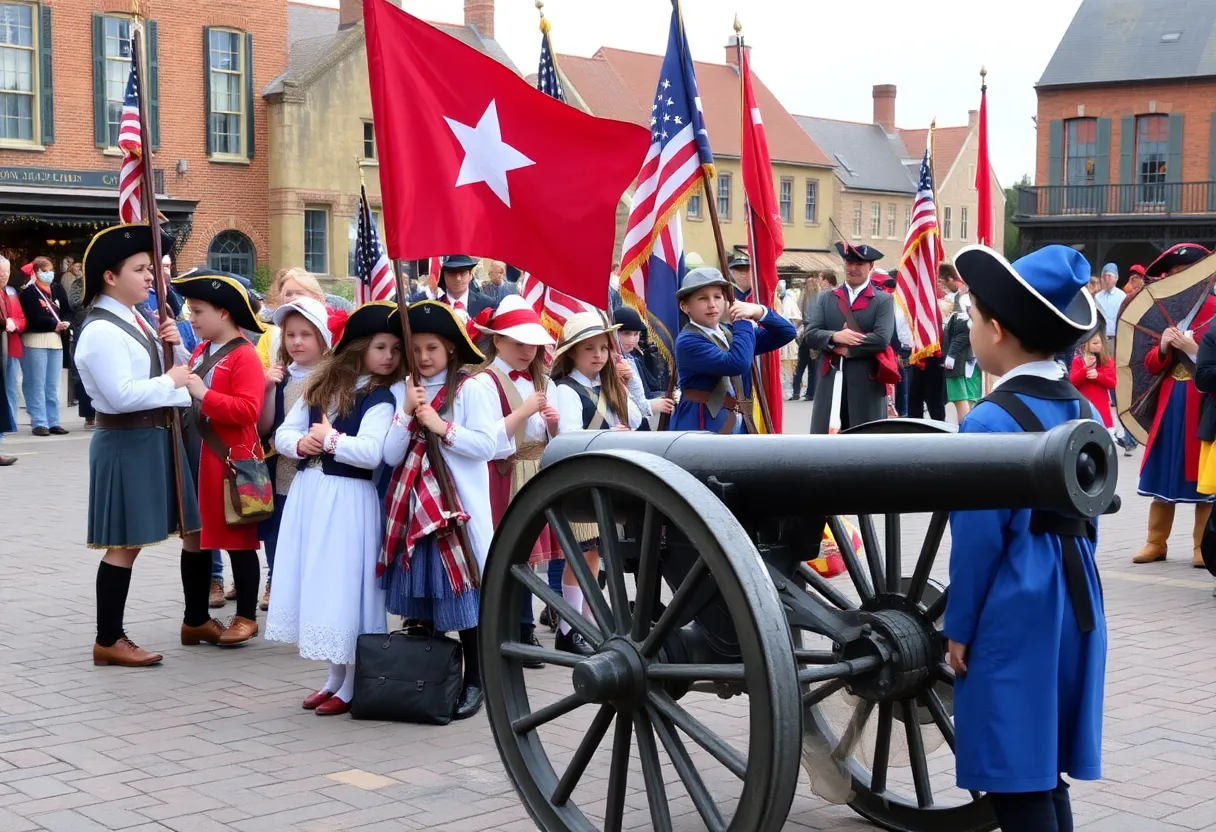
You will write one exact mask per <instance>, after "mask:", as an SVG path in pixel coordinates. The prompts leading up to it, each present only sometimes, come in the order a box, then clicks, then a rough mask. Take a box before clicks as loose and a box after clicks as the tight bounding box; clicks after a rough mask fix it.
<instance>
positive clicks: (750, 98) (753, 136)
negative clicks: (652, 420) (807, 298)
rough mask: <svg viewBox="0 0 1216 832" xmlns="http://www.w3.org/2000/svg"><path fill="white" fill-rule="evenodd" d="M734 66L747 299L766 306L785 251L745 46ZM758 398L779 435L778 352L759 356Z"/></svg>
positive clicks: (771, 299) (771, 298) (773, 293)
mask: <svg viewBox="0 0 1216 832" xmlns="http://www.w3.org/2000/svg"><path fill="white" fill-rule="evenodd" d="M739 52H740V57H739V66H740V68H741V72H740V74H741V75H742V80H743V160H742V164H743V192H744V193H745V194H746V195H747V204H748V213H749V216H748V224H747V225H748V251H749V252H750V254H751V261H752V280H753V281H754V283H755V286H754V289H753V293H752V297H753V298H754V299H756V300H757V301H758V302H759V303H761V304H763V305H765V306H769V307H772V306H773V304H774V302H775V301H776V297H777V258H778V257H780V256H781V252H783V251H785V235H784V233H783V232H782V230H781V212H780V211H779V210H778V208H777V192H776V190H775V189H774V187H773V163H772V159H771V158H770V157H769V154H768V138H767V137H766V136H765V134H764V121H763V120H762V119H761V118H760V107H759V105H758V104H757V103H756V92H755V90H754V89H752V73H751V62H750V59H749V58H748V55H747V50H746V49H743V48H740V49H739ZM760 366H761V367H762V369H763V377H764V397H765V400H766V401H767V402H768V412H769V415H770V416H772V420H773V424H771V425H766V429H767V432H768V433H781V422H782V419H781V409H782V405H783V401H782V396H781V354H780V353H779V352H770V353H768V354H767V355H763V356H761V357H760Z"/></svg>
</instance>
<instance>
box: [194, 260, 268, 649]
mask: <svg viewBox="0 0 1216 832" xmlns="http://www.w3.org/2000/svg"><path fill="white" fill-rule="evenodd" d="M173 288H175V289H177V291H178V292H179V293H180V294H181V295H182V297H184V298H186V299H188V300H189V303H190V324H191V326H193V327H194V331H195V332H196V333H197V334H198V337H199V339H200V343H199V345H198V347H197V348H195V350H194V355H193V356H192V357H191V359H190V370H191V375H190V377H189V378H188V379H187V381H186V387H187V389H189V391H190V395H191V397H192V398H193V399H194V400H195V409H196V414H195V415H196V419H197V420H198V423H199V427H200V431H199V432H200V433H202V434H203V438H204V441H203V446H202V454H201V457H200V461H199V472H198V507H199V515H200V517H201V519H202V525H203V529H202V533H201V534H200V546H201V548H202V549H203V550H209V549H227V550H228V556H229V558H230V559H231V561H232V576H233V580H234V582H235V584H236V617H235V618H233V619H232V623H231V624H230V625H229V626H228V627H227V629H223V628H222V625H220V624H219V622H214V623H213V624H210V625H207V624H206V622H209V621H213V619H211V614H210V612H209V609H210V607H209V602H210V594H211V559H210V558H209V557H206V556H201V557H199V558H198V559H197V560H198V563H196V564H191V568H190V575H189V576H186V575H185V574H183V576H182V582H183V584H185V583H186V582H187V581H188V582H189V584H190V587H189V589H188V590H187V592H186V595H187V602H186V605H187V615H188V616H189V617H191V618H192V619H194V621H187V622H186V624H187V625H189V626H192V627H194V626H206V627H208V630H207V632H206V633H203V634H200V635H199V640H200V641H207V642H209V643H212V644H219V645H222V646H231V645H236V644H242V643H244V642H246V641H249V639H251V638H253V637H254V636H256V635H257V634H258V624H257V603H258V584H259V583H260V582H261V564H260V563H259V562H258V553H257V549H258V527H257V524H256V523H250V524H245V525H240V526H230V525H228V523H227V521H226V520H225V517H224V499H225V490H224V489H225V484H224V477H225V464H224V459H221V457H220V456H219V455H218V454H217V453H216V451H214V450H212V447H211V446H212V444H213V442H212V441H210V440H209V439H208V434H209V433H210V434H213V435H214V436H215V437H217V438H218V440H219V441H218V444H221V445H223V446H224V448H223V450H224V451H225V453H226V455H227V454H230V455H231V458H232V459H249V458H251V457H259V458H260V456H261V453H262V444H261V440H260V439H259V438H258V429H257V421H258V415H259V414H260V413H261V412H262V402H263V399H264V397H265V390H266V376H265V372H264V371H263V369H262V360H261V359H260V358H258V353H257V350H256V349H255V348H254V346H253V344H251V343H249V341H247V340H246V339H245V336H244V335H242V334H241V330H242V329H245V330H250V331H252V332H261V331H262V330H263V326H262V324H261V322H260V321H258V318H257V316H256V315H255V314H254V312H253V307H252V306H251V305H250V302H249V295H248V294H247V293H246V292H245V288H244V287H243V286H241V284H240V283H239V282H237V280H236V279H235V278H233V277H232V276H230V275H227V274H223V273H222V272H211V271H205V270H196V271H193V272H188V273H187V274H185V275H183V276H182V277H179V278H178V279H177V280H174V281H173ZM184 571H185V567H184V566H183V572H184ZM196 573H197V574H196ZM195 622H197V623H195ZM194 643H198V642H194Z"/></svg>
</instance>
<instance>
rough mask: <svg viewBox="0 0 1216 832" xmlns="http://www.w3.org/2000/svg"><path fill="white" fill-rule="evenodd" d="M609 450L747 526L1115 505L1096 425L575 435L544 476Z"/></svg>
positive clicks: (1112, 467) (1110, 460)
mask: <svg viewBox="0 0 1216 832" xmlns="http://www.w3.org/2000/svg"><path fill="white" fill-rule="evenodd" d="M610 450H631V451H642V452H646V453H651V454H655V455H656V456H660V457H662V458H664V459H666V460H669V461H671V462H673V463H675V464H676V465H678V466H680V467H681V468H683V469H684V470H686V471H688V472H689V473H691V474H692V475H693V476H695V477H696V478H697V479H699V480H701V481H702V482H704V483H706V484H707V485H709V486H710V487H711V488H713V489H714V490H716V491H717V492H718V493H719V494H720V496H722V498H723V500H724V501H725V502H726V503H727V505H728V506H730V507H731V509H732V510H734V511H736V512H744V513H747V514H751V515H753V516H764V515H766V514H767V515H769V516H773V515H780V514H787V515H788V514H790V509H791V508H794V509H795V510H797V512H799V513H801V512H809V511H814V512H822V513H825V514H855V513H857V512H858V511H859V510H863V511H865V512H866V513H870V514H894V513H899V514H907V513H916V512H933V511H969V510H979V509H998V508H1010V509H1016V508H1029V509H1044V510H1049V511H1056V512H1060V513H1063V514H1070V515H1075V516H1080V517H1096V516H1097V515H1099V514H1102V513H1103V512H1105V511H1107V509H1108V508H1109V507H1111V505H1112V502H1113V501H1114V500H1115V486H1116V483H1117V473H1118V464H1117V459H1116V456H1115V445H1114V442H1113V441H1112V440H1111V437H1110V434H1109V433H1108V432H1107V431H1106V429H1105V428H1103V427H1102V426H1101V425H1099V424H1098V423H1096V422H1092V421H1076V422H1067V423H1065V424H1062V425H1059V426H1057V427H1055V428H1052V429H1051V430H1049V431H1047V432H1045V433H1000V434H985V433H957V434H956V433H928V434H859V435H839V436H792V435H781V436H719V435H717V434H711V433H700V432H657V433H648V432H633V431H599V432H588V431H578V432H573V433H568V434H562V435H561V436H559V437H556V438H555V439H553V440H552V441H550V443H549V447H548V449H547V450H546V451H545V455H544V458H543V460H542V466H549V465H553V464H554V463H556V462H559V461H561V460H563V459H566V458H568V457H571V456H574V455H576V454H583V453H595V452H598V451H610Z"/></svg>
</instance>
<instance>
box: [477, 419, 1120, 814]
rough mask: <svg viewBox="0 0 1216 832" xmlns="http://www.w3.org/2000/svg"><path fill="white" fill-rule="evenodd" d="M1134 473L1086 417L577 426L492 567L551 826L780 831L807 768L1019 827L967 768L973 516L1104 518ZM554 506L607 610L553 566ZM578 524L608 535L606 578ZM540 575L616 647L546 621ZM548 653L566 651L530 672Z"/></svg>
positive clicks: (509, 697)
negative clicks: (973, 786) (539, 631)
mask: <svg viewBox="0 0 1216 832" xmlns="http://www.w3.org/2000/svg"><path fill="white" fill-rule="evenodd" d="M1116 474H1117V464H1116V457H1115V450H1114V445H1113V443H1112V441H1111V438H1110V435H1109V434H1108V433H1107V432H1106V430H1105V429H1103V428H1102V426H1101V425H1098V424H1097V423H1095V422H1085V421H1078V422H1070V423H1067V424H1064V425H1060V426H1058V427H1056V428H1054V429H1052V430H1051V431H1048V432H1046V433H1040V434H999V435H985V434H957V433H955V431H954V429H953V428H952V427H949V426H946V425H941V424H935V423H927V422H920V421H907V420H887V421H885V422H879V423H872V424H870V425H862V426H860V427H859V428H856V429H854V430H852V431H848V432H846V433H844V434H842V435H840V436H735V437H728V436H717V435H711V434H704V433H631V432H616V431H606V432H599V433H573V434H568V435H563V436H560V437H558V438H556V439H554V440H553V441H552V442H551V443H550V445H549V447H548V449H547V451H546V453H545V456H544V458H543V461H542V468H541V471H540V473H539V474H538V475H537V476H536V477H535V478H534V479H533V480H532V481H531V482H530V483H528V485H527V486H525V487H524V488H523V489H522V490H521V491H520V492H519V494H518V495H517V496H516V498H515V499H514V501H513V502H512V503H511V506H510V508H509V510H508V511H507V512H506V514H505V515H504V517H503V518H502V521H501V523H500V524H499V527H498V529H497V531H496V534H495V537H494V541H493V544H492V546H491V550H490V555H489V558H488V560H487V564H486V569H485V572H484V574H483V576H482V609H481V627H480V636H479V639H480V641H479V644H480V651H481V662H482V676H483V683H484V687H485V693H486V708H487V715H488V718H489V721H490V726H491V730H492V732H493V735H494V739H495V742H496V744H497V747H498V750H499V753H500V756H501V758H502V761H503V765H504V767H505V769H506V772H507V774H508V776H509V777H510V779H511V781H512V783H513V784H514V786H515V789H516V792H517V793H518V795H519V798H520V799H521V801H522V802H523V804H524V806H525V807H526V809H527V811H528V813H529V815H530V816H531V817H532V819H533V820H534V821H535V823H536V824H537V826H538V827H539V828H540V829H541V830H543V831H544V832H574V830H578V831H579V832H585V831H586V830H605V831H606V832H615V831H616V830H620V829H654V830H660V832H665V830H677V829H678V830H685V829H709V830H714V831H715V832H716V831H717V830H723V831H724V830H730V832H776V830H780V829H782V828H783V827H784V825H785V823H786V819H787V817H788V816H789V814H790V811H791V807H792V805H793V800H794V799H795V796H796V793H797V791H798V788H799V784H800V782H801V780H802V776H803V772H805V776H806V779H807V781H808V782H809V785H810V788H811V789H812V790H813V791H814V792H815V793H816V794H818V795H819V796H820V797H821V798H825V799H827V800H828V801H830V802H834V803H839V804H847V805H848V806H849V807H851V808H852V809H853V810H854V811H855V812H857V813H858V814H860V815H862V816H863V817H865V818H867V819H868V820H869V821H871V822H872V823H874V824H876V825H877V826H879V827H882V828H884V829H889V830H898V832H981V830H990V829H995V828H996V822H995V818H994V816H993V814H992V811H991V808H990V806H989V804H988V800H987V798H986V797H985V796H984V795H983V794H980V793H975V792H965V791H960V790H958V789H957V788H956V787H955V784H954V759H953V748H954V727H953V716H952V715H953V684H954V677H953V674H952V672H951V671H950V669H949V666H948V665H947V664H946V662H945V658H944V657H945V639H944V637H943V635H942V633H941V626H942V623H941V621H942V616H943V613H944V611H945V607H946V600H947V598H948V592H949V590H948V587H947V586H946V584H945V581H944V576H945V571H946V560H947V559H946V558H945V557H939V549H940V548H941V546H942V542H943V538H944V537H945V536H946V534H947V533H948V527H949V513H950V511H955V510H980V509H998V508H1010V509H1014V508H1032V509H1043V510H1050V511H1055V512H1060V513H1064V514H1069V515H1072V516H1080V517H1085V518H1093V517H1096V516H1098V515H1099V514H1102V513H1104V512H1109V511H1112V510H1117V507H1118V498H1117V497H1116V496H1115V485H1116ZM845 517H855V518H856V530H857V536H858V537H859V538H860V540H861V542H862V545H861V546H860V547H857V546H854V545H853V543H852V542H851V540H852V537H853V535H852V534H851V533H850V531H849V528H848V527H846V523H845V519H844V518H845ZM546 524H548V526H549V528H550V529H551V530H552V532H553V534H554V537H555V538H556V540H557V541H558V542H559V543H560V546H561V549H562V550H563V552H564V553H565V556H566V558H567V561H568V563H569V564H570V566H571V568H572V571H573V572H574V574H575V576H576V577H577V579H578V583H579V586H580V588H581V590H582V592H583V595H584V598H585V604H586V606H587V607H589V609H590V615H589V616H586V617H585V616H584V615H581V614H579V612H578V611H576V610H574V609H573V608H572V607H571V606H570V604H568V603H566V601H565V600H564V599H563V596H562V594H561V593H557V592H554V591H552V590H551V589H550V588H549V586H548V584H547V582H546V581H545V580H544V578H543V577H541V576H539V575H537V574H536V572H535V571H534V570H533V568H532V567H531V566H530V565H529V555H530V553H531V551H532V548H533V544H534V542H535V541H536V540H537V537H538V535H539V534H540V533H541V531H542V530H543V529H544V527H545V525H546ZM577 524H593V525H594V527H595V529H594V531H597V532H598V535H599V544H598V552H599V556H600V564H601V573H600V575H599V576H597V575H595V574H592V571H591V568H590V567H589V565H588V562H587V560H586V559H585V558H584V557H582V556H580V552H581V547H580V544H579V542H578V541H579V540H580V539H585V537H586V534H585V529H586V528H587V526H585V525H584V526H579V525H577ZM825 527H826V528H827V529H828V530H830V531H831V532H832V534H833V537H834V538H835V540H836V542H837V544H838V546H839V549H840V552H841V556H842V558H843V560H844V563H845V566H846V567H847V571H846V572H845V573H844V574H842V575H840V576H838V577H836V578H833V579H827V578H825V577H823V576H822V575H820V574H819V573H818V572H816V571H815V570H813V569H811V568H810V567H809V566H808V563H807V562H808V561H809V560H811V559H813V558H815V557H816V556H817V554H818V552H819V548H820V541H821V540H822V538H823V531H824V529H825ZM576 529H582V530H584V533H583V534H579V532H578V531H576ZM905 531H907V532H908V533H909V534H910V535H914V536H915V537H917V538H919V545H915V546H905V543H904V540H903V538H904V536H905V534H904V533H905ZM905 551H907V552H908V557H907V558H905ZM597 577H598V579H599V580H597ZM601 581H602V582H603V583H604V584H605V587H604V588H603V589H601V585H600V582H601ZM525 590H527V591H530V592H532V593H533V594H534V595H535V596H537V597H538V598H540V599H541V601H542V602H543V603H545V604H547V605H549V607H550V608H551V609H552V610H554V611H555V612H556V613H557V615H559V616H561V617H562V618H564V619H565V620H566V621H568V622H570V624H571V626H573V628H574V629H575V630H576V631H577V632H578V633H579V634H581V635H582V636H583V638H584V639H585V640H586V641H587V643H588V644H589V645H591V646H593V647H594V648H595V652H594V654H593V655H589V656H582V655H574V654H570V653H566V652H559V651H556V650H551V649H546V648H544V647H536V646H534V645H531V644H525V643H522V642H521V635H520V621H519V619H520V609H521V604H522V595H521V594H522V593H523V592H524V591H525ZM535 660H541V661H543V662H545V663H546V664H547V669H545V670H530V669H529V670H525V668H524V663H525V662H528V661H535Z"/></svg>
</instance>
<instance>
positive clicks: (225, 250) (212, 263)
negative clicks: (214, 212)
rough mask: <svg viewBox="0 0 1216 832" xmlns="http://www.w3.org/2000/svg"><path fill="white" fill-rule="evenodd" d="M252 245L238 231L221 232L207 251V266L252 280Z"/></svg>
mask: <svg viewBox="0 0 1216 832" xmlns="http://www.w3.org/2000/svg"><path fill="white" fill-rule="evenodd" d="M253 264H254V256H253V243H251V242H249V238H248V237H246V236H245V235H244V234H242V233H241V232H239V231H221V232H220V233H219V234H216V235H215V239H213V240H212V241H211V247H210V248H208V249H207V266H208V267H210V268H212V269H215V270H216V271H221V272H229V273H230V274H239V275H240V276H241V277H246V278H249V279H250V280H253Z"/></svg>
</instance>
